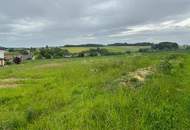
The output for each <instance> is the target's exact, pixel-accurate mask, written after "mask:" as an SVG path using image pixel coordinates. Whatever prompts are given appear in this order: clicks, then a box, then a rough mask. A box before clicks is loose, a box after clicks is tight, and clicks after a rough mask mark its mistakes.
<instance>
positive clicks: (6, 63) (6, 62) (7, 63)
mask: <svg viewBox="0 0 190 130" xmlns="http://www.w3.org/2000/svg"><path fill="white" fill-rule="evenodd" d="M11 64H13V63H12V62H11V61H5V65H11Z"/></svg>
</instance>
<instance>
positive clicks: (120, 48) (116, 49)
mask: <svg viewBox="0 0 190 130" xmlns="http://www.w3.org/2000/svg"><path fill="white" fill-rule="evenodd" d="M96 48H97V47H63V49H67V50H68V51H69V52H71V53H79V52H82V51H87V50H89V49H96ZM100 48H102V49H107V50H108V51H110V52H126V51H131V52H137V51H138V50H139V49H141V48H150V47H149V46H105V47H100Z"/></svg>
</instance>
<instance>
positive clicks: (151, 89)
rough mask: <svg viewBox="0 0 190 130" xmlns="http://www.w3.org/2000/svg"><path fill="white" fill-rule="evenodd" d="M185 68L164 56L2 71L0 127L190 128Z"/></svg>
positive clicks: (189, 57)
mask: <svg viewBox="0 0 190 130" xmlns="http://www.w3.org/2000/svg"><path fill="white" fill-rule="evenodd" d="M189 64H190V54H188V53H185V52H184V53H182V52H179V53H177V52H176V53H174V52H170V53H169V52H168V53H167V52H162V53H147V54H131V55H121V56H109V57H93V58H76V59H60V60H39V61H31V62H27V63H24V64H21V65H12V66H8V67H5V68H1V69H0V71H1V73H0V130H1V129H2V130H14V129H18V130H27V129H28V130H128V129H129V130H131V129H132V130H133V129H134V130H140V129H144V130H163V129H164V130H170V129H176V130H182V129H189V128H190V86H189V84H190V78H189V77H190V66H189Z"/></svg>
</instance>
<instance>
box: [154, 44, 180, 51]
mask: <svg viewBox="0 0 190 130" xmlns="http://www.w3.org/2000/svg"><path fill="white" fill-rule="evenodd" d="M151 48H152V49H155V50H176V49H178V48H179V46H178V44H177V43H174V42H160V43H159V44H154V45H152V46H151Z"/></svg>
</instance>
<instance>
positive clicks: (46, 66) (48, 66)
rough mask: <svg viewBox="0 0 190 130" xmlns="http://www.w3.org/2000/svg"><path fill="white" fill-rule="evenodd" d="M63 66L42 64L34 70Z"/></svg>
mask: <svg viewBox="0 0 190 130" xmlns="http://www.w3.org/2000/svg"><path fill="white" fill-rule="evenodd" d="M61 66H63V64H60V63H51V64H43V65H38V66H36V68H53V67H61Z"/></svg>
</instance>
